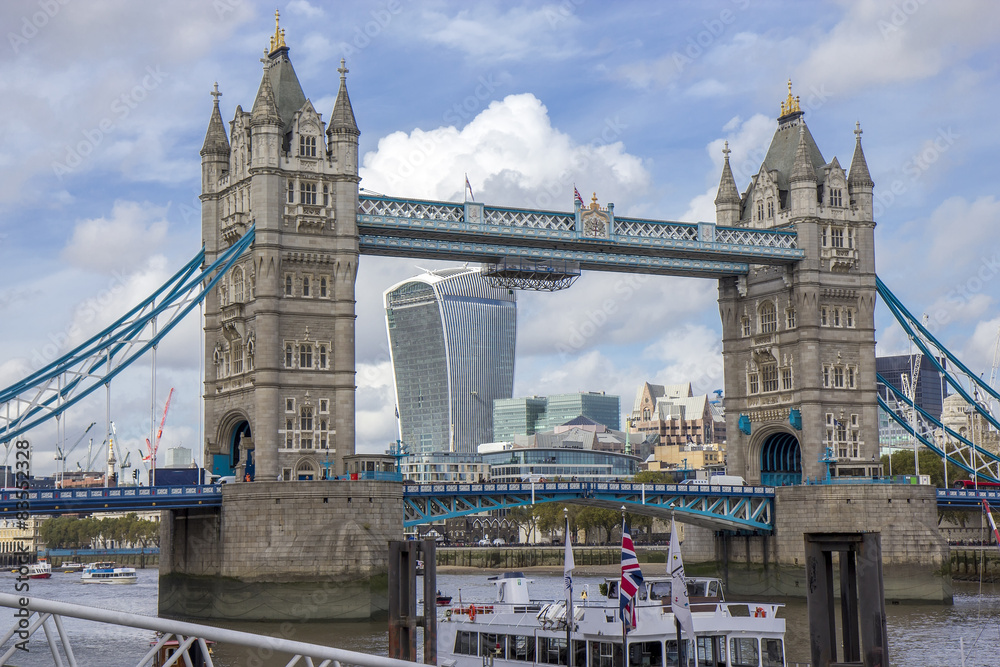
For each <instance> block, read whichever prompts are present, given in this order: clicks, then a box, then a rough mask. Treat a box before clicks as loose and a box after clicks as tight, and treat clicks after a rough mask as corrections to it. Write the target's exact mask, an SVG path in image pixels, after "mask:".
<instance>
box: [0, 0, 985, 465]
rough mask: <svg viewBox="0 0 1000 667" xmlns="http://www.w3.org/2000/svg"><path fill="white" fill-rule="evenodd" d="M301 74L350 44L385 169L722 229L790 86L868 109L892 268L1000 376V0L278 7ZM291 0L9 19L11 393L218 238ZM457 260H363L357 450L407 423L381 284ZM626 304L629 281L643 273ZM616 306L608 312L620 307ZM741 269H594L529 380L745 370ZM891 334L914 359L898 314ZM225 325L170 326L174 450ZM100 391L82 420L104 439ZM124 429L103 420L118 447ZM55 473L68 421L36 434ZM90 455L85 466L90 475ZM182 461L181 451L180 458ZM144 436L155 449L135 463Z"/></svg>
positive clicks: (539, 300)
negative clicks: (399, 406)
mask: <svg viewBox="0 0 1000 667" xmlns="http://www.w3.org/2000/svg"><path fill="white" fill-rule="evenodd" d="M277 8H278V9H280V11H281V15H282V21H281V22H282V26H283V27H284V28H285V30H286V33H285V35H286V42H287V43H288V45H289V47H290V49H291V51H290V56H291V59H292V62H293V63H294V66H295V69H296V71H297V73H298V76H299V79H300V81H301V83H302V86H303V89H304V92H305V94H306V96H307V97H309V98H310V100H311V101H312V102H313V104H314V106H315V107H316V108H317V109H318V110H319V111H320V112H321V113H322V114H323V115H324V117H328V116H329V113H330V110H331V109H332V106H333V101H334V96H335V94H336V89H337V82H338V74H337V72H336V69H337V67H338V66H339V61H340V58H341V57H345V58H346V59H347V66H348V68H349V69H350V73H349V75H348V87H349V90H350V94H351V100H352V102H353V105H354V110H355V114H356V116H357V120H358V124H359V126H360V129H361V132H362V134H361V153H362V156H363V158H362V159H363V168H362V177H363V182H362V185H363V186H365V187H368V188H370V189H372V190H374V191H377V192H383V193H386V194H393V195H401V196H417V197H425V198H432V199H434V198H440V199H460V198H461V196H462V187H463V182H464V181H463V179H464V176H463V174H465V173H468V175H469V179H470V181H471V182H472V185H473V188H474V190H475V193H476V197H477V199H479V200H482V201H486V202H488V203H497V204H507V205H514V206H527V207H540V208H547V209H556V210H570V209H571V207H572V188H573V185H574V183H575V184H576V186H577V187H578V188H579V189H580V191H581V192H583V193H585V195H586V196H587V197H588V198H589V196H590V193H592V192H596V193H597V196H598V199H599V200H600V201H601V202H602V203H606V202H609V201H610V202H614V203H615V207H616V211H617V212H619V213H624V214H630V215H641V216H644V217H652V218H658V219H672V220H690V221H693V220H712V219H714V206H713V205H712V199H713V198H714V196H715V190H716V188H717V186H718V181H719V175H720V170H721V165H722V153H721V148H722V144H723V142H724V141H727V140H728V141H729V143H730V147H731V148H732V149H733V154H732V161H733V167H734V171H735V172H736V177H737V184H738V186H739V187H740V189H741V190H742V189H743V188H745V187H746V185H747V182H748V181H749V178H750V175H751V174H752V173H754V172H756V170H757V168H758V167H759V164H760V160H761V158H762V156H763V154H764V151H765V150H766V148H767V145H768V142H769V141H770V138H771V135H772V134H773V132H774V129H775V125H776V123H775V118H776V116H777V115H778V109H779V103H780V101H781V100H783V99H784V97H785V95H786V93H787V88H786V86H787V83H786V82H787V80H788V79H791V80H792V81H793V86H794V93H795V94H797V95H799V96H800V97H801V100H802V104H803V107H804V108H805V110H806V122H807V123H808V125H809V127H810V130H811V131H812V133H813V135H814V137H815V138H816V141H817V143H818V145H819V147H820V149H821V151H822V152H823V156H824V157H825V158H826V159H827V160H828V161H829V160H832V159H833V157H834V156H836V157H837V158H839V160H840V162H841V164H842V165H843V166H844V167H845V168H846V167H847V166H848V164H849V162H850V158H851V154H852V151H853V147H854V134H853V130H854V125H855V122H856V121H858V122H860V123H861V127H862V129H863V130H864V135H863V142H864V148H865V153H866V156H867V159H868V164H869V167H870V169H871V173H872V176H873V180H874V181H875V184H876V185H875V192H876V201H877V202H878V206H877V209H878V210H877V215H876V221H877V223H878V228H877V230H876V236H877V248H876V257H877V266H878V273H879V275H880V276H881V277H882V279H883V280H884V281H885V282H886V283H887V284H888V285H889V286H890V288H891V289H893V290H894V291H895V292H896V293H897V295H898V296H900V298H901V299H902V300H903V302H904V303H906V304H907V305H908V306H909V307H910V309H911V310H912V311H914V312H917V313H923V312H926V313H927V314H928V315H929V317H930V320H931V323H932V326H933V328H934V329H935V330H936V331H937V333H939V334H940V336H941V337H942V339H943V340H944V341H945V342H946V343H947V344H948V345H949V346H950V347H951V348H952V349H953V350H954V351H956V352H957V353H958V354H959V355H960V356H961V357H962V358H963V359H964V360H965V361H966V363H967V364H969V365H970V366H971V367H972V368H974V369H979V370H982V371H984V372H986V375H987V377H988V376H989V370H990V366H991V365H992V362H993V349H994V342H995V339H996V334H997V329H998V326H1000V315H998V313H997V308H996V300H997V296H998V294H1000V289H998V285H997V280H996V278H997V274H998V272H1000V253H998V252H997V243H996V241H995V232H996V229H997V223H996V221H997V219H998V215H1000V202H998V201H997V199H996V194H997V187H996V183H995V176H994V171H995V169H994V168H991V167H990V166H989V165H990V164H993V161H994V160H995V157H996V155H997V152H998V151H997V145H996V144H997V141H998V135H997V132H996V131H995V125H996V120H995V119H996V108H997V105H998V101H1000V100H998V98H1000V85H998V80H1000V79H998V76H997V74H998V72H997V68H998V63H1000V57H998V56H1000V53H998V51H1000V48H998V46H1000V38H997V37H996V35H995V26H996V25H998V24H1000V5H998V4H997V3H995V2H992V1H991V0H952V1H949V2H941V1H935V0H925V1H921V0H905V1H896V2H884V1H875V0H839V1H836V2H809V3H789V2H776V1H772V2H768V1H754V0H734V1H730V0H720V1H718V2H670V3H660V2H615V3H598V2H592V1H585V0H563V1H561V2H552V3H516V2H445V1H437V2H435V1H429V2H411V1H408V0H392V1H386V2H372V3H361V2H337V3H321V2H312V3H310V2H306V1H305V0H295V1H293V2H282V3H279V4H278V5H277ZM274 9H275V6H273V5H271V4H261V3H257V2H250V1H247V0H214V1H213V2H207V1H194V0H190V1H187V2H185V1H177V2H169V3H133V2H124V1H122V2H113V1H108V2H101V3H89V2H88V3H83V2H72V1H69V0H66V1H65V2H60V1H59V0H33V1H32V0H25V1H18V2H7V3H3V5H2V7H0V18H2V22H0V25H3V26H4V31H3V32H4V36H3V42H2V43H0V93H2V94H0V110H2V112H3V118H4V119H5V123H4V124H3V125H2V128H0V137H2V141H0V176H2V178H0V341H2V342H3V345H2V347H0V385H2V386H6V385H8V384H11V383H12V382H14V381H16V380H17V379H18V378H20V377H23V376H24V375H26V374H27V373H28V372H29V371H30V370H31V369H32V368H34V367H37V365H38V364H39V363H40V361H41V360H49V359H51V358H53V357H54V356H55V355H56V354H57V353H58V352H63V351H66V350H68V349H69V347H70V346H71V345H72V344H73V343H74V342H80V341H81V340H83V339H84V337H85V336H86V335H87V334H89V333H92V332H94V331H96V330H98V329H99V328H100V327H101V326H103V325H104V324H106V323H108V322H110V321H112V320H113V319H115V317H117V316H118V315H119V314H121V313H123V312H124V311H125V310H126V309H127V308H128V307H129V306H130V305H132V304H134V303H135V302H136V301H138V300H139V299H141V298H142V297H143V296H145V295H146V294H148V293H149V292H150V291H152V289H153V288H154V287H155V286H156V285H158V284H159V283H160V282H162V280H163V279H165V278H166V277H167V276H168V275H169V274H170V273H172V272H173V270H175V269H176V268H177V267H179V266H180V265H181V264H183V263H184V262H185V261H186V260H188V259H189V258H190V257H192V256H193V255H194V253H195V252H196V251H197V249H198V248H199V247H200V244H201V240H200V228H199V224H200V223H199V220H200V218H199V215H200V214H199V212H198V199H197V196H198V193H199V188H200V185H199V179H200V168H199V160H200V158H199V156H198V150H199V149H200V147H201V144H202V141H203V139H204V134H205V128H206V126H207V122H208V117H209V112H210V111H211V97H210V96H209V92H210V91H211V89H212V84H213V82H216V81H218V83H219V88H220V90H221V91H222V93H223V97H222V98H221V104H222V114H223V118H224V120H226V121H228V120H229V119H231V118H232V116H233V113H234V110H235V107H236V105H237V104H241V105H243V107H244V108H249V107H250V106H251V105H252V102H253V98H254V93H255V91H256V88H257V85H258V83H259V81H260V63H259V61H258V59H259V58H260V56H261V54H262V51H263V49H264V47H265V46H266V45H267V42H268V37H269V35H270V34H271V33H272V32H273V26H274V20H273V12H274ZM416 264H420V265H421V266H433V265H434V264H433V263H430V262H416V263H415V262H413V261H412V260H393V259H382V258H367V257H366V258H364V259H363V261H362V263H361V269H360V273H359V278H358V281H359V282H358V290H357V299H358V306H357V310H358V316H359V318H358V340H359V346H358V362H359V369H358V370H359V374H358V385H359V390H358V450H359V451H380V450H382V449H384V447H385V443H386V442H387V441H389V440H390V439H392V438H394V437H395V436H394V424H393V418H392V412H393V407H392V390H391V374H390V369H389V366H388V361H387V360H388V355H387V348H386V342H385V331H384V323H383V319H382V311H381V293H382V291H383V290H384V289H385V288H386V287H388V286H389V285H391V284H393V283H394V282H396V281H398V280H401V279H403V278H405V277H407V276H408V275H410V274H412V273H414V272H416V270H417V269H416V268H415V265H416ZM623 293H624V294H627V296H625V297H622V294H623ZM611 297H613V298H615V299H616V301H615V306H614V308H612V309H610V310H608V309H606V308H602V307H601V305H600V304H602V303H603V302H604V301H605V300H606V299H608V298H611ZM716 297H717V290H716V284H715V283H713V282H712V281H708V280H695V279H682V278H652V277H642V276H620V275H613V274H587V275H585V276H584V277H583V278H581V279H580V281H579V282H578V283H577V284H576V285H575V286H574V287H573V288H572V289H570V290H568V291H566V292H563V293H559V294H555V295H549V294H544V295H538V294H531V293H526V294H521V295H519V311H520V316H519V331H518V357H517V367H516V380H515V393H516V394H518V395H523V394H544V393H552V392H567V391H578V390H606V391H609V392H614V393H619V394H621V395H622V397H623V405H628V404H630V403H631V400H632V397H633V396H634V393H635V389H636V387H637V386H638V385H639V384H640V383H641V382H643V381H644V380H648V381H654V382H659V383H671V382H682V381H693V382H695V384H696V387H697V388H699V389H700V390H702V391H711V390H713V389H715V388H721V387H722V386H723V384H722V377H721V359H720V357H719V350H720V349H721V345H720V342H719V336H720V325H719V321H718V308H717V304H716V301H715V299H716ZM880 312H881V314H880V317H879V320H878V331H877V333H876V335H877V338H878V341H879V353H880V354H891V353H902V352H906V351H907V342H906V340H905V338H904V337H903V336H902V334H901V333H900V332H899V330H898V329H896V328H895V327H893V326H891V324H890V322H889V321H888V318H889V315H888V314H887V312H886V311H884V310H882V311H880ZM198 341H199V336H198V324H197V321H195V320H194V319H192V320H191V321H190V322H185V323H184V325H182V326H181V327H180V328H179V329H178V330H177V331H176V332H174V333H173V334H171V337H170V338H169V339H168V340H167V341H166V342H165V343H164V344H163V345H162V346H161V350H160V353H159V357H158V360H157V364H158V366H159V371H160V372H159V373H158V380H157V387H158V388H157V395H158V399H157V400H158V402H159V403H160V404H161V405H160V406H159V407H157V409H156V412H157V414H156V419H157V420H158V418H159V410H160V409H161V408H162V401H163V399H164V398H165V397H166V394H167V391H168V390H169V388H170V387H175V388H176V390H175V393H174V402H173V406H172V408H171V416H170V418H169V419H168V422H167V429H166V431H165V433H164V444H163V446H164V447H170V446H174V445H177V444H183V445H185V446H188V447H192V448H194V449H195V450H196V451H198V450H200V447H199V446H197V444H196V443H197V442H198V440H199V426H198V414H199V407H198V398H197V397H198V393H199V384H198V377H199V367H198V363H199V362H198V359H199V356H198V354H197V352H196V350H197V349H198ZM149 384H150V383H149V370H148V365H146V366H145V367H142V368H136V369H135V370H133V371H130V372H129V373H128V374H126V375H125V376H124V377H122V378H121V379H120V380H118V381H116V383H115V385H114V386H113V390H112V395H113V398H112V418H113V419H114V420H115V422H116V424H117V426H118V430H119V433H120V434H121V440H122V444H123V445H124V446H126V447H127V448H129V449H132V450H137V449H138V448H139V446H140V444H141V443H142V440H143V438H144V437H145V436H146V434H148V432H149V427H150V426H149V425H150V408H149ZM104 415H105V406H104V400H103V396H102V397H101V399H100V400H97V399H96V398H95V399H94V400H93V401H90V402H88V403H86V404H85V405H84V406H83V407H81V408H80V409H79V410H77V411H74V412H73V413H71V414H70V415H69V416H68V418H67V420H66V424H67V434H66V437H67V439H68V440H69V442H70V443H72V442H73V441H75V440H76V439H77V437H78V436H79V435H80V434H81V433H82V432H83V429H84V428H86V426H87V424H89V423H90V422H91V421H98V422H99V423H98V427H96V428H95V429H94V431H92V433H94V432H96V431H103V425H104ZM102 437H103V436H99V437H98V441H99V440H100V439H101V438H102ZM32 439H33V440H34V443H35V447H36V449H37V450H38V451H39V452H40V455H39V456H36V458H35V466H36V470H37V471H38V472H39V473H45V472H51V471H52V469H53V466H54V465H55V464H54V461H53V460H52V457H51V456H50V455H49V453H50V452H52V451H53V450H54V447H55V443H56V434H55V430H54V428H40V429H38V430H37V431H36V433H34V434H33V435H32ZM79 451H81V450H78V452H77V455H74V456H72V457H71V461H70V467H73V465H72V464H73V462H74V460H75V459H76V458H77V456H78V453H79ZM161 456H162V454H161ZM134 458H135V454H133V459H134Z"/></svg>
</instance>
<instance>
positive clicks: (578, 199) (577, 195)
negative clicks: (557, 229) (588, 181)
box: [573, 183, 583, 206]
mask: <svg viewBox="0 0 1000 667" xmlns="http://www.w3.org/2000/svg"><path fill="white" fill-rule="evenodd" d="M573 203H574V204H579V205H580V206H583V197H582V196H581V195H580V191H579V190H577V189H576V184H575V183H574V184H573Z"/></svg>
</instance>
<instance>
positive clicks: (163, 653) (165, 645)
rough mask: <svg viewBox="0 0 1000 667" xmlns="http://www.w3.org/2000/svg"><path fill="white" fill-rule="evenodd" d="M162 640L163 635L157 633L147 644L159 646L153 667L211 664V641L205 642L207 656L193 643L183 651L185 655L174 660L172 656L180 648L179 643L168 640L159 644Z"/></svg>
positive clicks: (212, 643) (203, 665)
mask: <svg viewBox="0 0 1000 667" xmlns="http://www.w3.org/2000/svg"><path fill="white" fill-rule="evenodd" d="M162 638H163V635H162V634H161V633H159V632H157V633H156V637H155V638H154V639H153V640H152V641H150V642H149V645H150V646H157V645H158V646H159V648H158V649H157V651H156V654H155V655H154V656H153V667H161V666H162V665H166V664H168V663H169V664H172V665H174V664H187V665H191V667H206V666H208V665H211V664H212V662H211V655H212V647H213V646H214V645H215V642H213V641H212V640H211V639H206V640H205V648H207V649H208V656H206V655H205V654H204V652H203V651H202V650H201V646H199V645H198V644H197V643H195V644H193V645H191V646H189V647H188V648H187V650H185V651H184V653H185V654H186V655H182V656H180V657H178V658H174V654H175V653H177V649H178V648H179V647H180V642H179V641H177V640H176V639H168V640H167V641H165V642H161V639H162Z"/></svg>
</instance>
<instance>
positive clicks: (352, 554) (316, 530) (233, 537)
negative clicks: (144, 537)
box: [158, 481, 403, 621]
mask: <svg viewBox="0 0 1000 667" xmlns="http://www.w3.org/2000/svg"><path fill="white" fill-rule="evenodd" d="M402 515H403V506H402V485H400V484H398V483H391V482H360V481H359V482H330V481H319V482H294V483H288V482H251V483H236V484H227V485H226V486H225V487H223V502H222V507H221V509H209V508H206V509H203V510H201V509H199V510H170V511H165V512H164V513H163V519H162V525H161V529H160V544H161V557H160V582H159V584H160V591H159V604H158V609H159V613H160V614H161V615H164V616H174V617H184V618H199V619H217V620H223V619H229V620H233V619H241V620H296V621H306V620H330V619H337V620H366V619H371V618H378V617H380V616H384V614H385V612H386V610H387V609H388V598H387V595H388V579H387V573H388V542H389V541H390V540H399V539H402V537H403V535H402V532H403V531H402V521H401V520H400V517H401V516H402Z"/></svg>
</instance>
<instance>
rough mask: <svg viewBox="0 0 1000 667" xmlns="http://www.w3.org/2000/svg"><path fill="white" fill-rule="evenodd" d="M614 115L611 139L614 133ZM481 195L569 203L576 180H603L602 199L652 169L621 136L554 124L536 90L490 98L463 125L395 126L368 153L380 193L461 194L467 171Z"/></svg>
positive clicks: (635, 187) (367, 179) (547, 204)
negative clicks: (579, 138)
mask: <svg viewBox="0 0 1000 667" xmlns="http://www.w3.org/2000/svg"><path fill="white" fill-rule="evenodd" d="M615 122H616V121H615V120H614V119H612V120H609V121H608V123H609V126H608V133H607V138H608V139H609V140H613V139H614V137H615V134H614V127H615ZM466 173H467V174H468V175H469V180H470V182H471V183H472V187H473V192H474V193H475V196H476V199H477V200H481V201H487V202H490V203H493V204H508V205H521V206H533V207H538V208H542V209H546V208H547V209H552V208H555V209H556V210H559V209H561V210H569V209H570V207H571V204H572V201H573V199H572V196H573V195H572V193H573V183H574V182H576V183H579V184H580V187H581V188H583V189H584V190H586V189H587V185H588V184H600V188H601V192H600V193H599V194H600V198H601V201H603V202H607V201H614V200H615V198H616V197H623V196H624V195H626V194H627V195H634V194H636V193H639V192H643V191H644V190H645V189H646V188H647V187H648V185H649V181H650V176H649V172H648V171H647V170H646V167H645V166H644V165H643V163H642V161H641V160H640V159H639V158H637V157H635V156H633V155H630V154H629V153H627V152H625V149H624V146H623V144H622V143H621V142H614V143H604V144H579V143H576V142H575V141H574V140H573V138H572V137H570V136H569V135H567V134H564V133H563V132H560V131H559V130H558V129H556V128H554V127H552V124H551V122H550V120H549V117H548V110H547V109H546V108H545V106H544V105H543V104H542V103H541V102H540V101H539V100H538V98H536V97H535V96H534V95H531V94H521V95H509V96H507V97H505V98H504V99H503V100H502V101H499V102H496V101H495V102H491V103H490V105H489V107H487V108H486V109H484V110H483V111H482V112H480V113H479V115H477V116H476V117H475V118H474V119H472V121H470V122H469V124H468V125H466V126H465V127H463V128H462V129H458V128H456V127H455V126H447V127H439V128H436V129H434V130H429V131H425V130H421V129H416V130H414V131H413V132H411V133H410V134H406V133H405V132H394V133H392V134H390V135H389V136H387V137H384V138H382V139H381V140H379V143H378V149H377V150H376V151H373V152H370V153H368V154H366V155H365V156H364V166H363V167H362V169H361V176H362V179H363V180H362V185H364V186H365V187H366V188H370V189H372V190H374V191H376V192H385V193H391V194H393V195H395V196H403V197H420V198H425V199H449V200H453V201H456V200H461V199H462V193H463V190H464V185H465V174H466Z"/></svg>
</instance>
